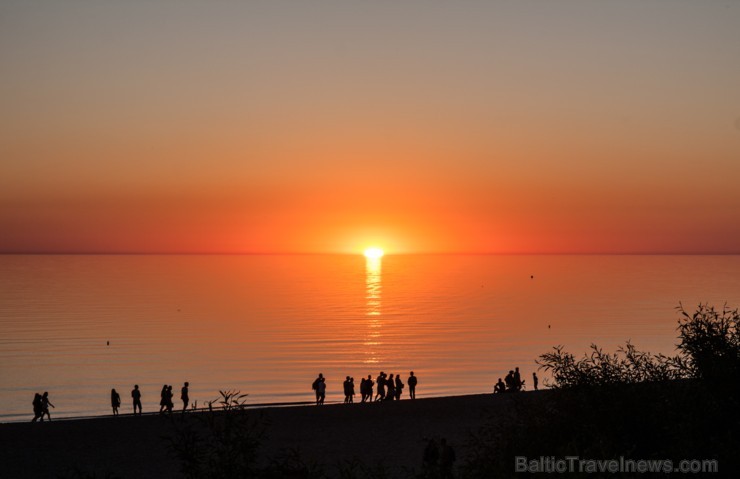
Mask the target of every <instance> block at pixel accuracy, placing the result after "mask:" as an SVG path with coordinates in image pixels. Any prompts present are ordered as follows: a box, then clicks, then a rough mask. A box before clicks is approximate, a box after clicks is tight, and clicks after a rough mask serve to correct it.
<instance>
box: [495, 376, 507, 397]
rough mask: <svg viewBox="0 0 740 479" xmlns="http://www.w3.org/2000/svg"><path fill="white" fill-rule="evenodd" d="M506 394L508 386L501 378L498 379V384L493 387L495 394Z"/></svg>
mask: <svg viewBox="0 0 740 479" xmlns="http://www.w3.org/2000/svg"><path fill="white" fill-rule="evenodd" d="M505 392H506V384H504V382H503V381H502V380H501V378H498V382H497V383H496V385H495V386H493V394H496V393H505Z"/></svg>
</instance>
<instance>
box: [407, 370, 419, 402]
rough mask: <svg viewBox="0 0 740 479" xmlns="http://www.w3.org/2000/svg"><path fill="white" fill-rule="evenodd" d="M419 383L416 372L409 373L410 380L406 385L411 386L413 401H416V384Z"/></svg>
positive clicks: (410, 394)
mask: <svg viewBox="0 0 740 479" xmlns="http://www.w3.org/2000/svg"><path fill="white" fill-rule="evenodd" d="M417 383H418V380H417V378H416V376H414V372H413V371H411V372H410V373H409V379H408V381H406V384H408V385H409V396H411V399H416V384H417Z"/></svg>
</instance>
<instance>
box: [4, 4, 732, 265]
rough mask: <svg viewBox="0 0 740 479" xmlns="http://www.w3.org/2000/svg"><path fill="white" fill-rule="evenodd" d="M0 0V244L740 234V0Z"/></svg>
mask: <svg viewBox="0 0 740 479" xmlns="http://www.w3.org/2000/svg"><path fill="white" fill-rule="evenodd" d="M265 3H269V4H249V5H240V4H235V3H234V4H232V3H219V4H217V5H215V6H214V5H211V6H210V7H206V6H204V5H199V4H197V3H190V2H164V1H162V2H151V3H149V4H147V5H124V4H122V3H121V2H110V3H107V2H100V3H97V4H96V5H94V6H92V5H89V4H86V3H75V2H65V3H64V4H60V3H59V2H52V1H48V2H34V3H33V4H29V3H28V2H20V1H18V2H14V1H11V2H4V3H3V6H2V7H0V64H2V65H3V67H2V69H3V72H2V73H3V74H2V76H1V78H0V159H1V163H0V251H2V252H172V253H177V252H216V253H218V252H230V253H236V252H250V253H254V252H265V253H279V252H310V253H314V252H359V251H361V250H362V249H363V248H364V247H366V246H368V245H370V244H378V245H380V246H382V247H385V248H386V249H387V250H388V252H391V253H393V252H395V253H405V252H419V253H421V252H474V253H740V188H738V187H737V184H736V183H737V179H738V178H740V89H738V88H737V85H740V62H738V61H737V59H738V58H740V33H738V32H740V7H738V6H736V5H734V4H733V3H729V4H727V5H722V4H721V3H719V2H714V3H711V4H705V3H703V4H701V5H699V4H698V3H696V4H692V3H685V4H672V6H671V8H670V10H668V9H667V7H665V6H661V4H645V2H637V1H634V2H631V1H627V2H613V4H601V3H599V4H597V3H596V2H586V1H583V2H581V1H569V2H553V3H554V4H553V5H548V4H547V3H548V2H511V3H498V2H477V1H464V2H460V3H459V4H458V3H456V4H455V5H451V4H447V3H445V2H439V3H437V2H414V1H410V2H403V4H402V5H396V4H393V3H390V2H387V3H385V2H367V3H359V4H347V3H346V2H330V1H319V2H311V4H310V5H308V3H306V4H296V3H281V2H265Z"/></svg>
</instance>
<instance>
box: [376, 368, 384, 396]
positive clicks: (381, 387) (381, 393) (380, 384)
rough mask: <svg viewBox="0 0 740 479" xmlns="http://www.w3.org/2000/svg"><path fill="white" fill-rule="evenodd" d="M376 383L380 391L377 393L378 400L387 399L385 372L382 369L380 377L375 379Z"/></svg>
mask: <svg viewBox="0 0 740 479" xmlns="http://www.w3.org/2000/svg"><path fill="white" fill-rule="evenodd" d="M375 382H376V384H377V385H378V392H377V394H376V395H375V400H376V401H382V400H383V399H385V373H384V372H383V371H380V374H379V375H378V378H377V379H376V380H375Z"/></svg>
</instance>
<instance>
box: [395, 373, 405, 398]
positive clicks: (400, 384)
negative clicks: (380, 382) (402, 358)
mask: <svg viewBox="0 0 740 479" xmlns="http://www.w3.org/2000/svg"><path fill="white" fill-rule="evenodd" d="M401 393H403V381H401V375H400V374H396V400H400V399H401Z"/></svg>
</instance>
